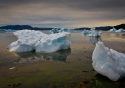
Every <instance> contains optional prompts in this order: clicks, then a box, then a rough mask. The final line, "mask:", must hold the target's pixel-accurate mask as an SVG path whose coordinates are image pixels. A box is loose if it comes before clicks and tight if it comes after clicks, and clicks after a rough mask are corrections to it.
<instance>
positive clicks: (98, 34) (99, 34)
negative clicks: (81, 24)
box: [88, 28, 102, 36]
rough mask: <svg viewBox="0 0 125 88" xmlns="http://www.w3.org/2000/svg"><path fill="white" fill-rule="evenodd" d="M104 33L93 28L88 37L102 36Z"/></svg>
mask: <svg viewBox="0 0 125 88" xmlns="http://www.w3.org/2000/svg"><path fill="white" fill-rule="evenodd" d="M101 34H102V32H101V31H97V30H95V28H92V29H91V31H90V34H88V36H101Z"/></svg>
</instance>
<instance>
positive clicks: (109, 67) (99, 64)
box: [92, 42, 125, 81]
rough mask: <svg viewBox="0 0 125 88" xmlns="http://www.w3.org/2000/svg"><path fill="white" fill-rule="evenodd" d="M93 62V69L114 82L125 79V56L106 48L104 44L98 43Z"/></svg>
mask: <svg viewBox="0 0 125 88" xmlns="http://www.w3.org/2000/svg"><path fill="white" fill-rule="evenodd" d="M92 61H93V63H92V66H93V68H94V69H95V70H96V71H97V72H98V73H100V74H102V75H103V76H106V77H108V78H109V79H110V80H112V81H117V80H119V79H122V78H123V77H125V54H123V53H119V52H117V51H115V50H113V49H109V48H107V47H105V46H104V44H103V42H98V43H96V47H95V50H94V51H93V54H92Z"/></svg>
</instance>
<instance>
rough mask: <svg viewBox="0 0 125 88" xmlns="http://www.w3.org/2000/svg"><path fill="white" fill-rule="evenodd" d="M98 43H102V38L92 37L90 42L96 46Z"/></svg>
mask: <svg viewBox="0 0 125 88" xmlns="http://www.w3.org/2000/svg"><path fill="white" fill-rule="evenodd" d="M98 41H102V39H101V36H91V37H90V42H91V43H93V44H96V43H97V42H98Z"/></svg>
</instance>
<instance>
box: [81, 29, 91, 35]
mask: <svg viewBox="0 0 125 88" xmlns="http://www.w3.org/2000/svg"><path fill="white" fill-rule="evenodd" d="M89 33H90V31H89V30H86V29H84V30H83V31H82V34H85V35H86V34H89Z"/></svg>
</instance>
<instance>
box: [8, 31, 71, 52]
mask: <svg viewBox="0 0 125 88" xmlns="http://www.w3.org/2000/svg"><path fill="white" fill-rule="evenodd" d="M69 34H70V33H67V32H63V33H56V34H50V35H47V34H44V33H42V32H40V31H34V30H21V31H16V32H14V35H15V36H17V38H18V39H17V41H15V42H13V43H11V44H10V45H9V46H8V49H9V51H10V52H28V51H36V52H45V53H49V52H55V51H58V50H61V49H68V48H70V45H71V42H70V41H69V40H67V36H69Z"/></svg>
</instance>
